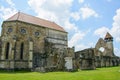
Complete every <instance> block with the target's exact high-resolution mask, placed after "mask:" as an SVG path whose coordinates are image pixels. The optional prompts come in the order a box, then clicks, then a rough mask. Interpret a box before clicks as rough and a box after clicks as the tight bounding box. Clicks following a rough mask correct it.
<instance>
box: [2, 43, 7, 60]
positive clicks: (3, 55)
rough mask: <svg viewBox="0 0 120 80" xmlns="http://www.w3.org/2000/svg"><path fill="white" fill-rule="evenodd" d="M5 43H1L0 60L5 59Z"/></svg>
mask: <svg viewBox="0 0 120 80" xmlns="http://www.w3.org/2000/svg"><path fill="white" fill-rule="evenodd" d="M5 47H6V46H5V43H3V45H2V54H1V60H5Z"/></svg>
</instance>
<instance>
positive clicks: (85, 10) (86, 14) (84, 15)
mask: <svg viewBox="0 0 120 80" xmlns="http://www.w3.org/2000/svg"><path fill="white" fill-rule="evenodd" d="M71 17H72V18H73V19H74V20H75V21H78V20H79V19H84V20H85V19H88V18H90V17H95V18H97V17H99V14H98V13H97V12H96V11H95V10H93V9H92V8H90V7H89V6H84V7H81V8H80V9H79V10H78V11H76V12H72V13H71Z"/></svg>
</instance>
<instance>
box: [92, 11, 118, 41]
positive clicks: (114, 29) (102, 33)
mask: <svg viewBox="0 0 120 80" xmlns="http://www.w3.org/2000/svg"><path fill="white" fill-rule="evenodd" d="M113 20H114V21H113V23H112V28H111V29H108V28H107V27H101V28H98V29H96V30H95V32H94V34H95V35H98V36H100V37H103V36H105V33H106V32H110V33H111V34H112V35H113V37H114V39H115V40H116V41H117V42H120V22H119V21H120V9H117V10H116V15H115V16H114V17H113Z"/></svg>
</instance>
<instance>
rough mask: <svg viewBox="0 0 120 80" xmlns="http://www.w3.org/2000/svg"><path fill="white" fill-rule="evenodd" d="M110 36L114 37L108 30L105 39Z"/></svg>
mask: <svg viewBox="0 0 120 80" xmlns="http://www.w3.org/2000/svg"><path fill="white" fill-rule="evenodd" d="M108 38H113V37H112V36H111V34H110V33H109V32H107V34H106V36H105V39H108Z"/></svg>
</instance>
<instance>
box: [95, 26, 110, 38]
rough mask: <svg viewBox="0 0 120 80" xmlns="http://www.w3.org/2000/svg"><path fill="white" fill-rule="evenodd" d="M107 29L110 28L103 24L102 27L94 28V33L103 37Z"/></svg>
mask: <svg viewBox="0 0 120 80" xmlns="http://www.w3.org/2000/svg"><path fill="white" fill-rule="evenodd" d="M109 31H110V30H109V29H108V28H107V27H105V26H103V27H101V28H98V29H97V30H95V32H94V34H95V35H97V36H100V37H102V38H103V37H105V34H106V33H107V32H109Z"/></svg>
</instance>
